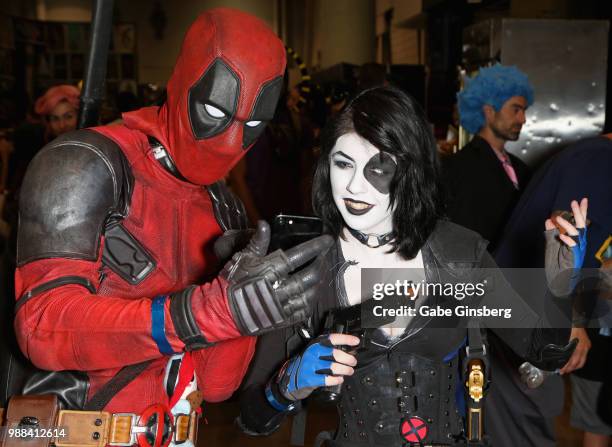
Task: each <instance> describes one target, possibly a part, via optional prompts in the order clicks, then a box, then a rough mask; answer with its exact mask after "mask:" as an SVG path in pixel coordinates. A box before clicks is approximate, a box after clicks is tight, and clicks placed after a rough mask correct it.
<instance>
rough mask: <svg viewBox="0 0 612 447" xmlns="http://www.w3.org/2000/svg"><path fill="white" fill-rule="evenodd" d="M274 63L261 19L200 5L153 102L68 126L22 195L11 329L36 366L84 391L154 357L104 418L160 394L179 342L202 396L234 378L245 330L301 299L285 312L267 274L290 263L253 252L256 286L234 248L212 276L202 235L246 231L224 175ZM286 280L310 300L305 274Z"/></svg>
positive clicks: (277, 318)
mask: <svg viewBox="0 0 612 447" xmlns="http://www.w3.org/2000/svg"><path fill="white" fill-rule="evenodd" d="M284 69H285V50H284V47H283V44H282V43H281V41H280V40H279V39H278V38H277V37H276V36H275V35H274V34H273V33H272V31H271V30H269V29H268V28H267V27H266V25H265V24H264V23H263V22H261V21H260V20H258V19H256V18H254V17H252V16H249V15H247V14H245V13H242V12H239V11H235V10H228V9H216V10H211V11H208V12H206V13H204V14H202V15H201V16H200V17H199V18H198V19H197V20H196V22H195V23H194V24H193V25H192V26H191V28H190V29H189V31H188V32H187V35H186V38H185V41H184V43H183V46H182V49H181V53H180V55H179V58H178V61H177V64H176V66H175V69H174V72H173V74H172V77H171V79H170V81H169V82H168V96H167V101H166V103H165V104H164V105H163V106H162V107H159V108H158V107H149V108H144V109H141V110H138V111H136V112H131V113H128V114H125V115H124V125H115V126H105V127H97V128H93V129H88V130H80V131H76V132H73V133H70V134H67V135H64V136H62V137H61V138H59V139H56V140H55V141H53V142H51V143H50V144H49V145H47V146H46V147H45V148H44V149H43V150H42V151H41V153H40V154H39V155H38V156H37V157H36V158H35V159H34V161H33V162H32V164H31V166H30V168H29V170H28V173H27V174H26V178H25V181H24V185H23V190H22V191H23V193H22V201H21V204H20V205H21V206H20V225H19V235H18V255H17V258H18V259H17V263H18V268H17V272H16V297H17V309H16V311H15V312H16V323H15V325H16V332H17V337H18V341H19V344H20V347H21V349H22V351H23V352H24V353H25V354H26V356H27V357H28V358H30V359H31V360H32V362H33V363H34V364H35V365H36V366H37V367H39V368H42V369H45V370H52V371H62V370H77V371H85V372H86V373H87V375H88V377H89V390H88V393H87V394H88V396H89V397H91V396H92V395H93V394H94V393H95V392H96V391H97V390H99V389H100V387H101V386H102V385H103V384H104V383H106V382H107V381H108V380H109V379H110V378H112V377H113V376H114V375H115V374H116V373H117V372H118V371H119V370H120V369H121V368H122V367H124V366H126V365H131V364H136V363H139V362H143V361H147V360H148V361H151V363H150V364H148V366H147V368H146V370H145V371H144V372H142V373H141V374H140V375H139V376H138V377H137V378H136V379H135V380H133V381H132V382H130V383H129V384H128V385H127V386H126V387H125V388H124V389H123V390H121V391H120V392H119V393H118V394H117V395H115V397H114V398H113V399H112V400H111V401H110V403H109V404H108V405H107V406H106V407H105V409H106V410H107V411H111V412H116V411H121V412H135V413H139V412H141V411H142V410H143V409H145V408H147V407H148V406H149V405H151V404H153V403H163V404H168V403H170V404H171V402H172V399H171V398H170V396H169V395H171V394H172V393H171V392H170V393H169V392H168V390H167V389H166V386H165V385H164V379H165V375H166V374H167V372H166V366H167V364H168V359H169V356H170V355H171V354H173V353H183V352H186V354H185V356H184V357H183V363H185V360H186V359H188V360H189V361H188V362H187V363H192V364H193V366H194V368H195V377H196V379H197V384H198V387H199V389H200V390H201V391H202V393H203V397H204V399H205V400H209V401H219V400H223V399H225V398H227V397H229V395H230V394H231V393H232V392H233V391H234V390H235V389H236V388H237V386H238V385H239V383H240V381H241V380H242V377H243V375H244V373H245V371H246V368H247V366H248V364H249V361H250V359H251V357H252V354H253V350H254V346H255V339H254V338H253V337H250V336H248V335H257V334H258V333H260V332H261V331H263V330H267V329H271V328H273V327H277V326H278V325H282V324H287V323H288V314H291V313H293V312H294V311H295V306H296V303H295V301H292V303H291V305H292V306H293V308H292V309H289V311H288V309H287V308H286V306H285V304H283V303H284V301H283V298H278V294H276V293H277V290H276V289H277V288H278V284H275V285H274V290H273V289H272V285H271V284H270V283H271V280H270V278H271V277H272V279H274V278H273V276H274V275H272V276H270V275H271V274H270V273H269V272H273V273H274V272H276V273H278V274H277V277H278V278H281V279H282V278H283V277H287V275H288V271H286V272H280V273H279V271H278V268H276V267H274V266H273V265H272V266H271V264H273V262H272V261H266V258H257V257H253V256H250V258H249V259H250V261H252V262H251V263H255V264H257V262H261V263H263V264H265V265H266V266H268V268H267V270H266V273H265V274H261V275H259V282H258V283H256V284H252V283H249V282H248V281H246V280H244V275H242V276H240V275H237V276H236V275H235V273H236V271H238V272H240V271H241V270H240V268H243V270H244V266H243V265H242V264H240V262H241V261H240V256H235V257H234V264H232V265H230V267H234V271H233V272H232V274H229V275H228V274H225V275H219V276H216V274H217V272H218V270H219V266H218V265H217V264H218V262H217V259H216V257H215V255H214V253H213V250H212V245H213V242H214V241H215V239H217V238H218V237H219V236H220V235H221V234H222V233H223V231H225V230H228V229H236V228H238V229H240V228H246V218H245V215H244V212H243V209H242V206H241V204H240V203H239V202H238V201H237V200H235V199H234V198H233V197H232V196H231V195H230V194H229V192H228V191H227V190H226V189H225V187H224V185H223V184H222V183H220V182H219V180H221V179H222V178H223V177H224V176H225V175H226V174H227V172H228V171H229V170H230V169H231V168H232V166H233V165H234V164H235V163H236V162H237V161H238V160H239V159H240V157H242V156H243V155H244V154H245V152H246V150H247V149H249V148H250V147H251V146H252V144H253V143H254V142H255V140H256V139H257V137H258V136H259V134H260V133H261V132H262V131H263V129H264V127H265V125H266V122H267V121H269V120H270V119H271V118H272V116H273V114H274V109H275V107H276V103H277V100H278V97H279V94H280V91H281V87H282V76H283V72H284ZM263 254H265V253H262V255H263ZM281 255H282V254H281ZM278 256H280V255H277V258H278ZM281 258H282V256H281ZM283 259H284V261H287V259H285V258H283ZM283 259H281V261H282V260H283ZM253 260H255V261H253ZM274 262H276V261H274ZM236 264H238V266H236ZM243 264H244V263H243ZM241 265H242V267H241ZM270 266H271V267H270ZM276 266H277V267H278V264H276ZM236 267H237V269H236ZM275 269H276V270H275ZM285 270H287V269H285ZM249 272H250V270H249ZM232 275H233V276H232ZM266 275H267V276H266ZM279 275H280V276H279ZM247 276H248V275H247ZM251 277H254V275H253V274H251ZM236 278H238V279H236ZM306 280H308V281H312V278H306ZM240 281H242V282H240ZM287 282H290V281H287ZM280 283H281V284H283V281H282V280H281V281H280ZM296 283H297V286H296ZM193 284H195V285H193ZM292 287H293V288H292V289H291V291H292V292H294V293H293V295H292V296H293V297H294V298H295V296H298V297H301V298H303V300H306V298H309V297H310V295H306V294H305V290H306V291H307V289H308V284H305V283H304V281H302V280H301V278H298V279H296V280H294V281H293V284H292ZM281 289H282V287H281ZM253 290H255V292H253ZM287 294H288V292H287V293H286V295H287ZM285 301H286V300H285ZM275 306H276V307H275ZM279 306H280V310H279V309H277V307H279ZM270 314H272V317H270V318H267V317H266V315H268V316H269V315H270ZM245 335H247V336H245Z"/></svg>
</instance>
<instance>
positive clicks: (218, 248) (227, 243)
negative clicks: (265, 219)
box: [213, 228, 265, 263]
mask: <svg viewBox="0 0 612 447" xmlns="http://www.w3.org/2000/svg"><path fill="white" fill-rule="evenodd" d="M254 234H255V230H254V229H253V228H248V229H246V230H227V231H226V232H225V233H223V234H222V235H221V236H219V238H218V239H217V240H216V241H215V244H214V246H213V251H214V252H215V256H217V259H218V260H219V263H225V262H227V261H229V259H230V258H231V257H232V255H233V254H234V253H236V252H237V251H241V250H243V249H244V248H245V247H246V246H247V244H248V243H249V241H250V240H251V238H252V237H253V235H254ZM264 254H265V253H264Z"/></svg>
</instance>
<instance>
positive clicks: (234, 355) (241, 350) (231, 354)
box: [193, 337, 256, 402]
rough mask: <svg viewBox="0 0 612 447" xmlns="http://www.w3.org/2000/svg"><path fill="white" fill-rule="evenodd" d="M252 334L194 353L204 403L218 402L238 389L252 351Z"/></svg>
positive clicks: (253, 343)
mask: <svg viewBox="0 0 612 447" xmlns="http://www.w3.org/2000/svg"><path fill="white" fill-rule="evenodd" d="M255 343H256V338H255V337H239V338H235V339H232V340H228V341H224V342H221V343H217V344H216V345H214V346H210V347H209V348H206V349H200V350H198V351H195V352H194V353H193V358H194V361H195V365H196V367H195V368H196V376H197V379H198V387H199V389H200V391H202V395H203V397H204V400H205V401H207V402H221V401H223V400H226V399H228V398H229V397H230V396H231V395H232V393H234V391H236V390H237V389H238V386H240V383H241V382H242V379H243V378H244V376H245V374H246V372H247V368H248V365H249V363H250V362H251V359H252V358H253V353H254V352H255Z"/></svg>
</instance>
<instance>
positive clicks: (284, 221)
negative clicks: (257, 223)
mask: <svg viewBox="0 0 612 447" xmlns="http://www.w3.org/2000/svg"><path fill="white" fill-rule="evenodd" d="M322 233H323V222H322V221H321V219H319V218H318V217H313V216H295V215H290V214H279V215H278V216H276V217H275V218H274V220H273V221H272V238H271V241H270V251H273V250H277V249H279V248H280V249H282V250H286V249H288V248H291V247H295V246H296V245H298V244H301V243H302V242H306V241H308V240H310V239H313V238H315V237H317V236H320V235H321V234H322Z"/></svg>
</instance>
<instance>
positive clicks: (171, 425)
mask: <svg viewBox="0 0 612 447" xmlns="http://www.w3.org/2000/svg"><path fill="white" fill-rule="evenodd" d="M196 433H197V415H196V413H195V412H194V411H192V412H191V413H189V414H176V415H173V414H172V413H171V412H170V409H169V408H168V407H167V406H165V405H162V404H154V405H151V406H150V407H148V408H147V409H145V410H144V411H143V412H142V413H141V414H135V413H109V412H106V411H75V410H60V407H59V403H58V400H57V397H56V396H55V395H30V396H15V397H13V398H12V399H11V400H10V401H9V405H8V408H7V409H6V411H5V410H4V409H0V447H47V446H50V445H54V446H56V447H77V446H86V447H104V446H107V445H108V446H117V447H119V446H122V447H128V446H135V445H137V446H140V447H168V446H169V445H170V443H171V442H172V443H173V444H174V445H184V446H185V447H188V446H189V447H193V446H194V445H195V440H196Z"/></svg>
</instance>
